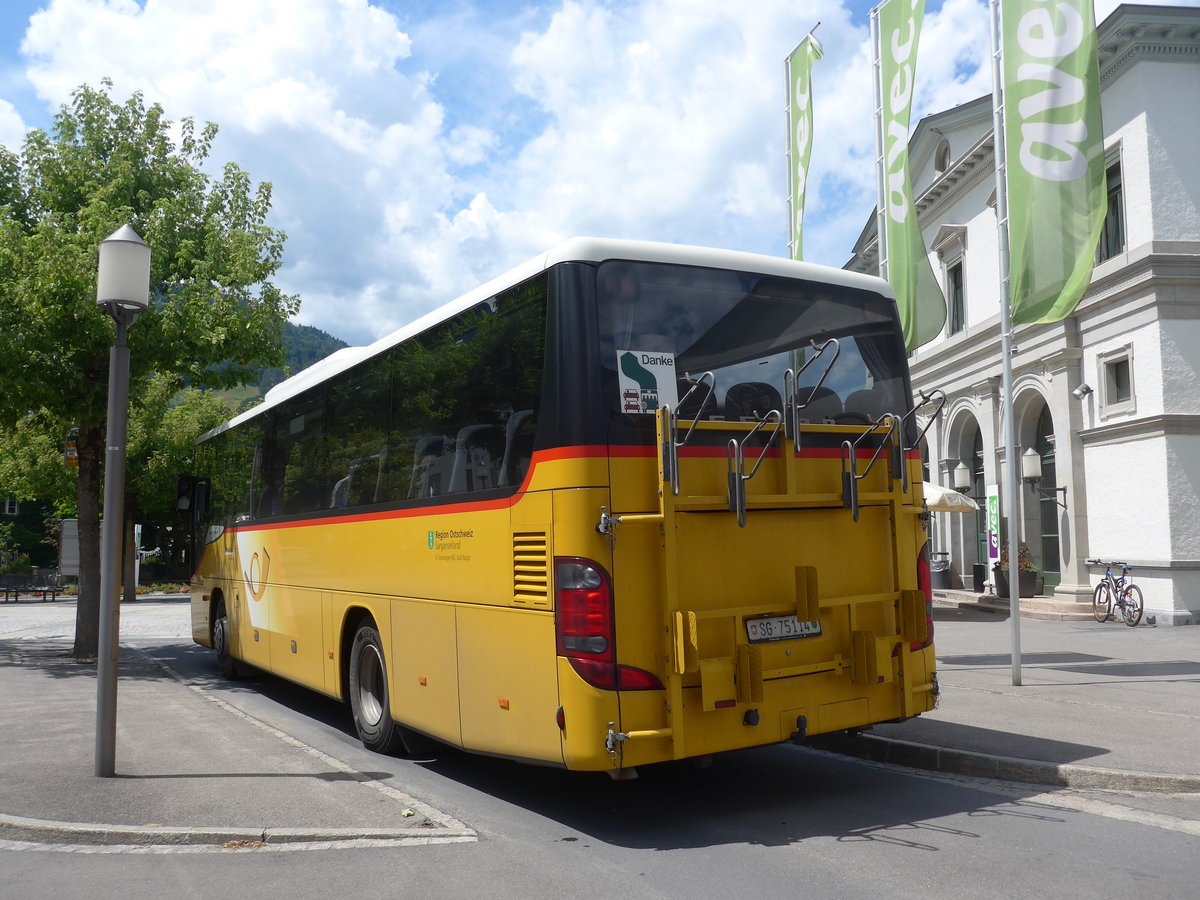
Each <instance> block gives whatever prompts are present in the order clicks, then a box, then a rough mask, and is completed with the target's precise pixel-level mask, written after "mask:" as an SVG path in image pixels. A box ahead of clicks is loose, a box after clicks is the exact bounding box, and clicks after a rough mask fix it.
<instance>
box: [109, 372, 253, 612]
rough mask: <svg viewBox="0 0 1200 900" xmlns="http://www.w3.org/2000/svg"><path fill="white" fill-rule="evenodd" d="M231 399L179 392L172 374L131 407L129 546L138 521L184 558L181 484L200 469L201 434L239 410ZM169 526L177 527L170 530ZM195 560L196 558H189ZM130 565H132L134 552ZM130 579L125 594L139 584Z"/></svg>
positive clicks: (146, 533)
mask: <svg viewBox="0 0 1200 900" xmlns="http://www.w3.org/2000/svg"><path fill="white" fill-rule="evenodd" d="M233 412H234V411H233V410H232V409H231V408H230V406H229V404H228V403H227V402H225V400H223V399H222V398H221V397H219V396H218V395H217V394H215V393H213V392H211V391H200V390H196V389H195V388H186V389H185V390H184V391H182V392H173V391H172V390H171V388H170V380H169V379H168V378H166V377H163V376H161V375H159V376H156V377H154V378H152V379H151V380H150V382H149V384H148V385H147V389H146V390H145V391H144V392H143V393H142V396H141V397H139V398H138V401H137V403H136V404H135V405H134V408H133V409H132V410H131V411H130V419H129V442H128V447H127V456H126V459H127V462H128V474H127V476H126V482H125V527H126V546H128V547H130V548H132V546H133V526H134V523H135V522H139V523H141V524H142V526H143V532H142V540H143V543H146V542H147V541H149V542H150V546H157V547H159V548H160V550H161V551H162V553H163V557H164V559H165V560H167V561H170V562H177V561H180V560H181V558H182V557H181V551H182V550H183V549H184V548H186V547H187V546H188V543H187V541H188V534H187V533H186V532H185V531H183V530H182V529H181V528H179V527H177V526H179V525H180V524H181V523H180V521H179V519H180V515H179V513H178V511H177V510H176V508H175V500H176V493H175V492H176V484H177V482H178V479H179V476H180V475H190V474H194V473H195V472H196V462H195V449H196V439H197V438H198V437H200V435H202V434H204V433H205V432H206V431H209V430H210V429H213V428H215V427H217V426H218V425H220V424H221V423H222V422H224V421H226V420H227V419H229V418H230V417H231V416H232V415H233ZM167 527H173V529H174V530H173V531H172V532H171V533H170V535H168V534H167V533H166V529H167ZM187 561H188V563H189V564H191V563H193V562H194V560H191V559H188V560H187ZM127 565H128V566H130V567H132V554H130V555H129V556H128V560H127ZM129 576H130V577H127V578H126V579H125V597H126V599H129V598H131V597H132V596H133V592H134V589H135V584H134V582H133V578H132V572H130V573H129Z"/></svg>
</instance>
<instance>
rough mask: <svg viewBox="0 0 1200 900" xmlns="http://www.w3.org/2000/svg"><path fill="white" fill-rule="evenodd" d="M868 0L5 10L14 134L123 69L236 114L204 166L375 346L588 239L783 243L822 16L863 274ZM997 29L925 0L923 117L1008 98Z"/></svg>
mask: <svg viewBox="0 0 1200 900" xmlns="http://www.w3.org/2000/svg"><path fill="white" fill-rule="evenodd" d="M1116 5H1117V3H1116V0H1095V10H1096V16H1097V21H1102V20H1103V19H1104V17H1105V16H1107V15H1108V14H1109V13H1110V12H1112V10H1113V9H1114V8H1115V7H1116ZM1177 5H1185V6H1196V5H1200V0H1184V2H1181V3H1178V4H1177ZM871 6H872V4H871V3H870V2H867V0H554V2H539V0H526V2H521V0H372V2H368V0H286V2H285V0H203V2H197V0H141V2H137V0H5V2H4V3H3V4H2V5H0V143H4V144H5V145H7V146H8V147H9V148H10V149H13V150H18V149H19V147H20V145H21V142H22V140H23V138H24V135H25V134H26V132H27V131H28V130H30V129H33V128H48V127H50V125H51V123H52V119H53V115H54V113H55V112H56V111H57V110H58V108H59V107H60V105H61V104H63V103H64V102H66V101H67V100H68V99H69V97H70V93H71V91H72V89H74V88H75V87H77V86H78V85H80V84H84V83H86V84H90V85H92V86H95V87H98V86H99V85H100V80H101V79H102V78H106V77H107V78H110V79H111V80H112V81H113V83H114V87H113V96H114V97H115V98H116V99H117V100H119V101H122V100H124V99H125V98H127V97H128V96H129V95H130V94H131V93H133V92H134V91H141V92H142V94H143V95H144V96H145V98H146V100H147V101H149V102H157V103H160V104H161V105H162V106H163V108H164V110H165V111H166V114H167V116H168V118H170V119H172V120H175V121H178V120H179V119H180V118H183V117H186V116H191V117H193V118H195V119H196V120H197V121H198V122H205V121H212V122H216V123H217V124H218V125H219V126H220V133H219V136H218V137H217V140H216V143H215V145H214V152H213V154H212V159H211V161H210V164H209V166H208V170H209V171H210V172H211V173H212V174H214V175H215V174H217V173H218V172H219V170H220V166H221V165H222V164H223V163H224V162H225V161H227V160H232V161H235V162H237V163H238V164H239V165H240V166H241V167H242V168H244V169H245V170H246V171H247V172H248V173H249V174H250V176H251V177H252V178H253V179H254V180H255V181H269V182H271V183H272V185H273V204H274V205H273V209H272V214H271V220H270V221H271V224H273V225H275V226H277V227H281V228H283V229H284V231H286V233H287V235H288V240H287V244H286V247H285V252H284V264H283V266H282V268H281V269H280V271H279V273H278V275H277V277H276V283H277V284H278V285H279V286H280V287H281V288H282V289H283V290H285V291H288V292H289V293H297V294H299V295H300V297H301V300H302V306H301V311H300V313H299V314H298V316H297V317H296V321H297V322H298V323H300V324H307V325H315V326H316V327H318V328H321V329H323V330H325V331H327V332H329V333H330V334H333V335H334V336H336V337H338V338H341V339H342V340H345V341H347V342H348V343H350V344H367V343H370V342H371V341H373V340H374V339H375V338H378V337H380V336H382V335H384V334H387V333H390V332H391V331H393V330H395V329H396V328H398V327H400V326H401V325H403V324H405V323H407V322H409V321H411V320H412V319H414V318H416V317H418V316H419V315H421V314H423V313H425V312H428V311H429V310H431V309H433V308H435V307H437V306H440V305H441V304H442V303H444V302H446V301H448V300H451V299H453V298H454V297H456V296H458V295H459V294H461V293H463V292H465V291H467V290H469V289H471V288H473V287H475V286H476V285H478V284H481V283H483V282H484V281H487V280H489V279H490V278H492V277H494V276H496V275H499V274H501V273H502V272H504V271H506V270H507V269H509V268H511V267H513V266H515V265H517V264H519V263H522V262H524V261H525V260H527V259H529V258H531V257H533V256H535V255H536V254H538V253H540V252H542V251H544V250H547V249H549V248H550V247H551V246H553V245H554V244H556V243H557V242H558V241H560V240H563V239H565V238H567V237H571V236H575V235H591V236H598V237H618V238H635V239H641V240H655V241H669V242H677V243H688V244H700V245H704V246H714V247H723V248H730V249H735V250H748V251H753V252H758V253H766V254H769V255H773V256H784V255H786V253H787V216H786V212H785V203H786V192H787V172H786V168H785V162H784V160H785V152H786V146H785V143H786V122H785V119H784V107H785V100H784V76H783V60H784V58H785V57H786V56H787V54H788V53H789V52H790V51H791V50H792V48H793V47H794V46H795V45H796V44H797V43H798V42H799V41H800V40H801V39H802V38H803V37H804V36H805V35H806V34H807V33H808V31H809V29H811V28H812V27H813V26H814V25H816V24H817V23H818V22H820V27H819V28H818V29H817V32H816V36H817V37H818V38H819V39H820V41H821V43H822V44H823V46H824V50H825V55H824V57H823V59H822V60H821V61H820V62H819V63H817V68H816V70H815V71H814V74H813V91H814V138H813V151H812V161H811V163H810V167H809V178H808V189H807V190H808V193H807V201H806V210H805V222H804V251H805V258H806V259H808V260H809V261H812V262H818V263H825V264H827V265H833V266H841V265H843V264H844V263H845V262H846V261H847V260H848V259H849V258H850V255H851V252H852V248H853V244H854V241H855V239H856V238H857V237H858V235H859V232H860V231H861V230H862V227H863V225H864V224H865V223H866V221H867V218H868V216H869V215H870V214H871V211H872V209H873V208H874V204H875V169H874V155H875V151H874V126H873V123H872V116H871V103H872V90H871V52H870V40H869V18H868V14H869V10H870V8H871ZM988 43H989V38H988V27H987V9H986V3H985V2H984V0H927V2H926V13H925V26H924V29H923V31H922V34H921V39H920V50H919V56H918V61H917V73H916V87H915V91H914V101H913V102H914V109H913V122H914V124H915V123H916V121H917V120H918V119H919V118H920V117H921V116H922V115H925V114H929V113H934V112H939V111H941V110H944V109H947V108H950V107H952V106H954V105H956V104H959V103H963V102H966V101H968V100H973V99H975V98H977V97H979V96H982V95H983V94H987V93H989V92H990V91H991V83H990V68H989V67H988V66H987V65H986V64H984V63H985V61H986V59H987V55H988Z"/></svg>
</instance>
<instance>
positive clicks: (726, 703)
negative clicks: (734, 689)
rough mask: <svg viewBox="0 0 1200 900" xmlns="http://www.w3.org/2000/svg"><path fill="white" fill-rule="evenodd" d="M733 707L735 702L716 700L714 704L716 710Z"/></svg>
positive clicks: (735, 704)
mask: <svg viewBox="0 0 1200 900" xmlns="http://www.w3.org/2000/svg"><path fill="white" fill-rule="evenodd" d="M734 706H737V701H736V700H718V701H717V702H716V707H717V709H729V708H731V707H734Z"/></svg>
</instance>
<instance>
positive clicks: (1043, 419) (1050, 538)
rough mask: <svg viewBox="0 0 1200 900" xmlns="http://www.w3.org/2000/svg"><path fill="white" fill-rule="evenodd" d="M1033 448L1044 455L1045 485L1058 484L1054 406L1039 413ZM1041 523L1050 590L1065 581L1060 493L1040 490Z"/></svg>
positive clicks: (1046, 581)
mask: <svg viewBox="0 0 1200 900" xmlns="http://www.w3.org/2000/svg"><path fill="white" fill-rule="evenodd" d="M1033 449H1034V450H1035V451H1037V454H1038V456H1040V457H1041V458H1042V481H1041V484H1044V485H1056V484H1058V477H1057V472H1056V471H1055V467H1054V421H1053V419H1051V417H1050V408H1049V407H1048V406H1047V407H1043V408H1042V414H1041V415H1040V416H1038V421H1037V431H1036V433H1035V435H1034V443H1033ZM1037 499H1038V517H1037V521H1038V526H1039V531H1040V539H1041V551H1042V575H1043V577H1044V582H1043V587H1042V590H1043V592H1045V593H1050V592H1051V591H1052V590H1053V589H1054V587H1055V586H1056V585H1057V584H1058V583H1059V582H1060V581H1062V573H1061V572H1060V571H1059V565H1060V563H1059V543H1058V519H1059V516H1058V509H1059V507H1058V494H1057V493H1055V492H1049V493H1048V495H1047V494H1043V493H1040V492H1039V493H1037Z"/></svg>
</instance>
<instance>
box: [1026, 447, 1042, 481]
mask: <svg viewBox="0 0 1200 900" xmlns="http://www.w3.org/2000/svg"><path fill="white" fill-rule="evenodd" d="M1021 480H1022V481H1024V482H1026V483H1027V484H1032V485H1036V484H1037V483H1038V482H1039V481H1041V480H1042V456H1041V454H1040V453H1038V452H1037V451H1036V450H1034V449H1033V448H1032V447H1030V448H1029V449H1028V450H1026V451H1025V452H1024V453H1022V454H1021Z"/></svg>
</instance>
